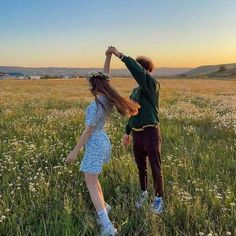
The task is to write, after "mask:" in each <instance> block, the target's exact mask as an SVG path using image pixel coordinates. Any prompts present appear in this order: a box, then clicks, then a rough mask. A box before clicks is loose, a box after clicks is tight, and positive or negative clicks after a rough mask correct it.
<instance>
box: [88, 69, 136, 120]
mask: <svg viewBox="0 0 236 236" xmlns="http://www.w3.org/2000/svg"><path fill="white" fill-rule="evenodd" d="M104 75H105V74H103V73H97V75H95V76H91V77H88V81H89V83H90V85H91V88H90V92H91V93H92V94H93V95H94V97H95V100H96V102H99V101H98V99H97V96H98V95H99V94H104V95H105V97H106V98H107V100H108V101H109V103H110V104H112V105H113V106H115V107H116V109H117V111H118V112H119V113H120V114H121V115H122V116H127V117H130V116H135V115H137V114H138V109H139V108H140V105H139V104H138V103H136V102H134V101H132V100H131V99H129V98H126V97H124V96H121V95H120V94H119V93H118V92H117V91H116V90H115V89H114V88H113V87H112V86H111V84H110V81H109V80H108V78H107V77H106V75H105V76H104ZM103 108H104V107H103ZM104 109H105V108H104Z"/></svg>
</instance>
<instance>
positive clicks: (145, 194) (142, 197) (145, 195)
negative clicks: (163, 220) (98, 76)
mask: <svg viewBox="0 0 236 236" xmlns="http://www.w3.org/2000/svg"><path fill="white" fill-rule="evenodd" d="M147 200H148V192H147V191H144V192H142V194H141V195H140V196H139V199H138V201H137V202H136V203H135V206H136V208H138V209H140V208H141V207H142V206H143V205H144V204H145V203H146V202H147Z"/></svg>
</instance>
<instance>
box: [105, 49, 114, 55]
mask: <svg viewBox="0 0 236 236" xmlns="http://www.w3.org/2000/svg"><path fill="white" fill-rule="evenodd" d="M109 48H110V47H109ZM109 48H108V49H107V50H106V53H105V54H106V56H107V57H111V56H112V52H111V50H110V49H109Z"/></svg>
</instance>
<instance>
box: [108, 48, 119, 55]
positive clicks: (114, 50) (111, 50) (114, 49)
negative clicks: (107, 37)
mask: <svg viewBox="0 0 236 236" xmlns="http://www.w3.org/2000/svg"><path fill="white" fill-rule="evenodd" d="M108 50H109V52H111V53H113V54H114V55H115V56H117V57H120V56H121V55H122V53H120V52H119V51H118V50H117V49H116V48H115V47H112V46H111V47H109V48H108Z"/></svg>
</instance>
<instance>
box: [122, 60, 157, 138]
mask: <svg viewBox="0 0 236 236" xmlns="http://www.w3.org/2000/svg"><path fill="white" fill-rule="evenodd" d="M121 60H122V61H123V62H124V63H125V65H126V67H127V68H128V70H129V71H130V73H131V74H132V76H133V77H134V79H135V80H136V81H137V83H138V84H139V86H138V87H137V88H135V89H134V90H133V92H132V94H131V96H130V98H131V99H132V100H133V101H136V102H137V103H139V105H140V106H141V108H140V109H139V113H138V114H137V115H136V116H132V117H131V118H130V119H129V122H128V124H127V125H126V134H130V133H131V130H132V128H142V127H144V126H146V125H157V124H159V91H160V84H159V83H158V81H156V80H155V78H153V77H152V76H151V75H150V74H149V73H148V72H147V71H146V70H145V69H144V68H143V67H142V66H141V65H140V64H139V63H137V62H136V61H135V60H134V59H133V58H131V57H127V56H123V57H122V58H121Z"/></svg>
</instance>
